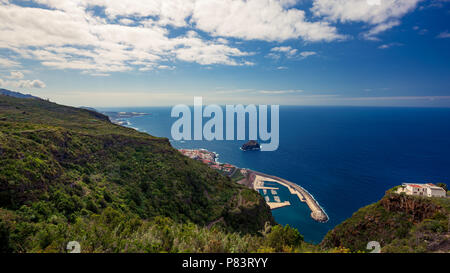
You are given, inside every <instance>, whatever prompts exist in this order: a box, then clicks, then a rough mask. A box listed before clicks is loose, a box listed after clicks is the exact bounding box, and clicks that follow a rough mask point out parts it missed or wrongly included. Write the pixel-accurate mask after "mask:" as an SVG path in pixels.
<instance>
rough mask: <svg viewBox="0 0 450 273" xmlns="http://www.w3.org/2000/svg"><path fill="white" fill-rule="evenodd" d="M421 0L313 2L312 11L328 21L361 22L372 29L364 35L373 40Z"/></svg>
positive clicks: (395, 23)
mask: <svg viewBox="0 0 450 273" xmlns="http://www.w3.org/2000/svg"><path fill="white" fill-rule="evenodd" d="M420 1H422V0H380V1H376V2H374V1H373V0H371V1H364V0H314V2H313V7H312V11H313V13H314V14H315V15H316V16H320V17H324V18H326V19H328V20H330V21H339V22H342V23H347V22H363V23H367V24H370V25H373V26H374V28H373V29H371V30H370V31H369V32H368V33H366V34H364V37H365V38H368V39H374V35H377V34H379V33H381V32H383V31H386V30H388V29H390V28H392V27H394V26H397V25H398V24H399V19H400V18H401V17H403V16H404V15H405V14H407V13H408V12H411V11H412V10H414V9H415V8H416V7H417V4H418V3H419V2H420Z"/></svg>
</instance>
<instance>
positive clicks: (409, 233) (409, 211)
mask: <svg viewBox="0 0 450 273" xmlns="http://www.w3.org/2000/svg"><path fill="white" fill-rule="evenodd" d="M449 219H450V199H449V198H428V197H418V196H408V195H405V194H397V193H393V191H392V190H390V191H388V192H387V193H386V195H385V196H384V197H383V198H382V199H381V200H380V201H378V202H376V203H374V204H371V205H369V206H367V207H364V208H361V209H360V210H358V211H357V212H355V213H354V214H353V216H352V217H350V218H349V219H347V220H345V221H344V222H343V223H341V224H340V225H338V226H336V227H335V228H334V229H333V230H331V231H330V232H329V233H328V234H327V235H326V236H325V238H324V239H323V241H322V243H321V247H322V248H324V249H329V248H333V247H344V248H347V249H350V250H351V251H365V250H366V246H367V243H368V242H369V241H377V242H379V243H380V245H381V247H382V249H381V251H382V252H401V253H404V252H419V253H422V252H449V251H450V233H449V225H450V222H449Z"/></svg>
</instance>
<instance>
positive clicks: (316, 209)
mask: <svg viewBox="0 0 450 273" xmlns="http://www.w3.org/2000/svg"><path fill="white" fill-rule="evenodd" d="M125 120H126V121H127V126H125V127H129V128H130V125H131V123H130V121H129V120H128V119H125ZM121 126H124V125H121ZM135 130H138V131H140V130H139V129H137V128H135ZM177 150H178V151H179V152H181V153H182V154H183V155H185V156H188V157H190V158H192V159H195V160H200V161H202V162H203V163H204V164H207V165H209V166H210V167H211V168H213V169H216V170H217V171H219V172H221V173H222V174H224V175H226V176H228V177H230V178H232V177H233V176H234V175H235V174H236V173H240V174H241V175H243V176H244V177H243V178H242V179H240V180H238V181H235V182H237V183H239V184H242V185H245V186H247V187H249V188H251V189H253V190H256V191H257V192H258V193H259V191H258V190H257V189H256V188H255V185H254V180H255V178H256V177H257V176H259V177H261V178H263V179H269V180H270V181H271V182H275V183H278V184H280V185H282V186H284V187H286V188H288V190H289V192H290V193H291V194H293V195H297V196H298V198H299V200H300V202H302V203H306V204H307V205H308V207H309V209H310V210H311V214H310V216H311V218H312V219H314V220H315V221H317V222H320V223H326V222H328V220H329V216H328V215H327V213H326V212H325V209H324V208H322V206H321V205H320V204H319V202H318V201H317V200H316V199H315V198H314V196H313V195H312V194H310V193H309V192H308V191H307V190H306V189H304V188H303V187H301V186H299V185H297V184H295V183H293V182H290V181H288V180H285V179H283V178H280V177H276V176H273V175H268V174H264V173H261V172H258V171H254V170H249V169H244V168H239V167H236V166H233V165H231V164H227V163H220V162H219V159H218V158H219V154H218V153H216V152H211V151H208V150H207V149H203V148H197V149H177ZM241 150H242V149H241ZM186 151H188V152H190V154H186V153H185V152H186ZM196 151H199V152H201V153H205V154H208V155H209V156H208V157H207V158H204V157H203V156H202V157H198V154H197V153H191V152H196ZM252 175H253V176H254V177H253V178H252V177H251V176H252ZM266 203H267V205H268V206H269V207H270V209H271V210H274V209H278V208H283V207H286V206H290V205H291V204H290V202H289V201H284V202H282V201H280V200H277V202H270V201H267V200H266Z"/></svg>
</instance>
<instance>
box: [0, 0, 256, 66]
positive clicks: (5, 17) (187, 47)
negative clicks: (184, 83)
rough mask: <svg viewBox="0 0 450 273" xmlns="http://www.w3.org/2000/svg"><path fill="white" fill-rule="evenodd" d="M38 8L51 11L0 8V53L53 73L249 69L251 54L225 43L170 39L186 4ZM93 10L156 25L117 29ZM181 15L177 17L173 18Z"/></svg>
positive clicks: (7, 62)
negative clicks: (169, 66)
mask: <svg viewBox="0 0 450 273" xmlns="http://www.w3.org/2000/svg"><path fill="white" fill-rule="evenodd" d="M38 2H39V3H41V4H43V5H46V6H48V7H50V8H51V9H45V8H28V7H21V6H17V5H12V4H2V5H0V25H1V26H2V27H1V28H0V47H1V48H6V49H9V50H11V51H12V52H14V53H15V54H17V56H16V57H22V58H26V59H33V60H38V61H40V62H41V64H42V65H44V66H47V67H50V68H53V69H75V70H81V71H90V72H91V74H93V73H94V72H95V73H103V74H107V73H110V72H123V71H129V70H133V69H139V70H141V71H144V70H151V69H154V68H156V69H157V68H158V63H160V62H164V61H172V62H174V61H176V60H182V61H188V62H196V63H199V64H208V65H209V64H223V65H252V64H253V63H252V62H250V61H248V60H243V59H242V58H241V57H244V56H249V55H250V54H249V53H246V52H242V51H241V50H239V49H238V48H236V47H233V46H230V45H228V44H226V40H225V39H217V41H213V40H211V41H208V40H205V39H204V38H201V37H199V36H198V35H192V34H189V35H186V36H182V37H169V34H170V33H169V31H168V29H167V28H165V27H163V25H166V24H171V25H175V26H181V25H184V24H183V23H182V21H180V20H181V19H180V18H185V17H186V16H188V15H189V14H190V13H186V12H185V11H187V10H193V7H191V8H190V9H188V8H186V9H185V8H183V7H182V6H183V5H185V4H186V3H187V2H188V1H184V0H183V1H166V2H167V3H166V2H164V3H163V1H99V0H95V1H89V3H87V2H85V1H82V0H77V1H56V0H38ZM128 2H130V3H128ZM131 2H132V3H131ZM157 2H158V3H159V2H161V3H159V4H158V3H157ZM191 2H192V1H191ZM127 3H128V4H129V5H127ZM178 4H180V7H178ZM93 5H100V6H103V7H104V8H105V12H106V13H107V14H108V16H110V17H111V18H116V17H117V16H124V15H134V16H149V15H152V14H155V16H158V18H159V19H158V20H157V21H156V22H157V23H151V22H150V21H151V20H149V19H148V18H146V19H145V20H141V21H139V18H137V19H136V20H137V21H138V23H137V24H138V25H137V26H128V25H123V23H127V24H130V23H131V22H130V21H126V20H125V21H124V20H123V18H122V20H120V21H119V22H118V24H116V23H112V22H110V20H109V19H105V18H99V17H96V16H94V15H93V14H92V13H91V12H89V10H88V7H92V6H93ZM154 5H156V7H154ZM174 7H175V8H174ZM173 8H174V9H173ZM180 9H181V11H182V12H181V11H180V12H181V14H178V15H177V14H172V12H175V13H176V12H178V11H179V10H180ZM155 12H156V13H155ZM186 14H187V15H186ZM183 20H184V19H183ZM120 22H121V23H122V25H121V24H120ZM8 57H9V58H7V59H5V58H1V59H0V65H2V66H17V65H19V64H18V63H17V62H15V61H13V60H11V55H10V56H8ZM161 68H164V67H161Z"/></svg>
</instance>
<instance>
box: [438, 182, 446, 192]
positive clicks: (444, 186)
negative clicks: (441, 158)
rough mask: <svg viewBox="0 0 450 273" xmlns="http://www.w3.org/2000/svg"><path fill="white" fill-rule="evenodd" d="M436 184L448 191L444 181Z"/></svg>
mask: <svg viewBox="0 0 450 273" xmlns="http://www.w3.org/2000/svg"><path fill="white" fill-rule="evenodd" d="M436 186H438V187H441V188H443V189H444V190H445V191H448V187H447V184H445V183H437V184H436Z"/></svg>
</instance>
